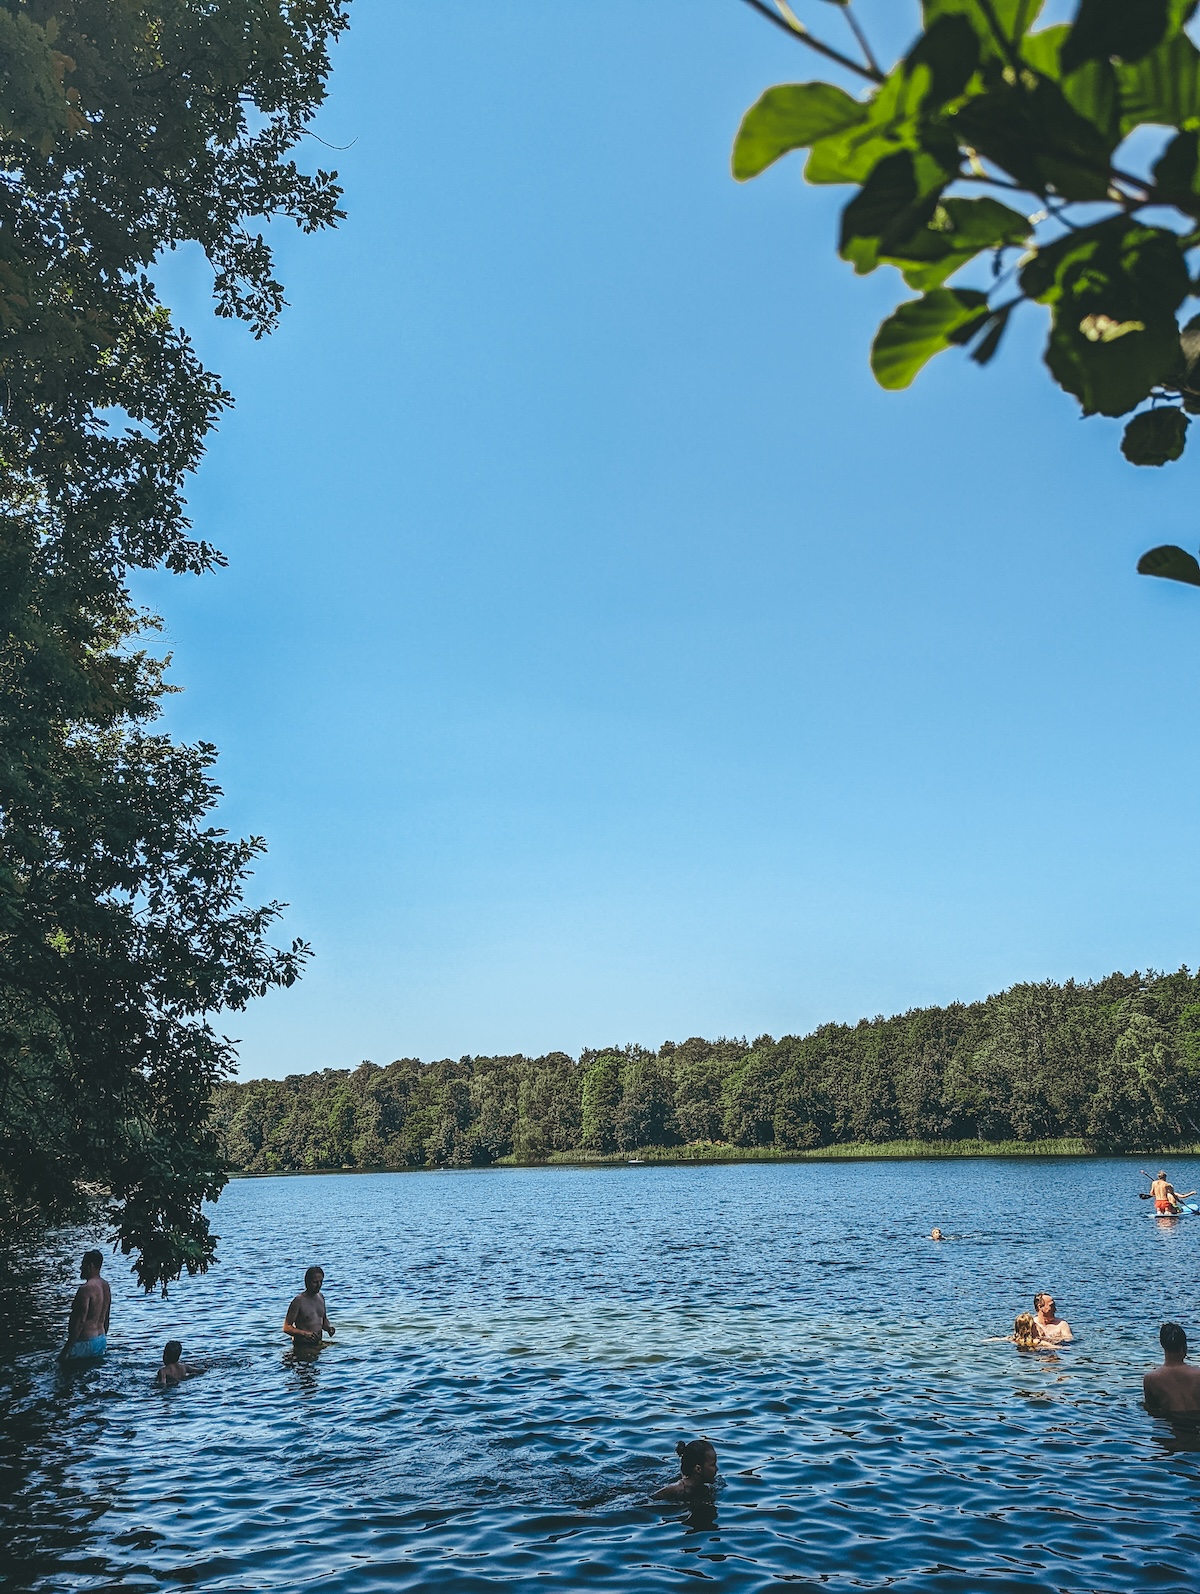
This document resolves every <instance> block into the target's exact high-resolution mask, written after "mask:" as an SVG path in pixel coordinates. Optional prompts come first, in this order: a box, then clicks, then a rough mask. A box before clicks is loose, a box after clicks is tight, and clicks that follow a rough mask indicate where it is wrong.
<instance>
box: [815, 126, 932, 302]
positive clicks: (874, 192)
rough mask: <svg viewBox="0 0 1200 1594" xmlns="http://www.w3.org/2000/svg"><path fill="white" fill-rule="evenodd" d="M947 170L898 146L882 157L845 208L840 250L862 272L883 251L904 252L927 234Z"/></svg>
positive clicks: (886, 252)
mask: <svg viewBox="0 0 1200 1594" xmlns="http://www.w3.org/2000/svg"><path fill="white" fill-rule="evenodd" d="M946 180H947V173H946V171H945V169H944V168H943V167H942V166H941V165H940V164H939V163H938V162H937V161H933V160H930V159H929V157H928V156H926V155H914V154H913V152H912V151H911V150H907V149H905V150H899V151H897V153H896V154H895V155H888V156H887V157H886V158H885V159H884V160H881V161H880V162H879V164H878V165H877V166H876V167H875V169H874V171H873V172H872V173H871V175H870V176H869V177H868V178H867V180H866V182H865V183H864V184H863V186H862V188H861V190H860V191H859V193H858V194H856V195H855V197H854V198H853V199H852V200H851V201H850V203H849V204H848V205H847V206H846V208H845V210H844V211H843V212H842V230H841V238H840V240H839V245H838V247H839V249H840V251H841V254H842V258H843V259H845V260H852V261H853V262H854V266H855V270H856V271H857V272H858V273H859V275H860V276H861V275H862V274H863V273H864V272H867V271H873V270H874V269H875V267H876V266H877V265H878V264H879V259H880V256H881V255H887V254H891V253H894V252H900V253H903V252H904V246H905V242H906V240H907V239H908V238H909V237H910V236H912V235H913V234H915V233H917V234H919V233H921V232H923V230H924V228H925V225H926V223H927V222H928V221H929V220H930V218H931V217H932V216H933V214H934V211H935V209H936V208H937V202H938V196H939V194H940V193H941V190H942V188H943V187H944V186H945V183H946Z"/></svg>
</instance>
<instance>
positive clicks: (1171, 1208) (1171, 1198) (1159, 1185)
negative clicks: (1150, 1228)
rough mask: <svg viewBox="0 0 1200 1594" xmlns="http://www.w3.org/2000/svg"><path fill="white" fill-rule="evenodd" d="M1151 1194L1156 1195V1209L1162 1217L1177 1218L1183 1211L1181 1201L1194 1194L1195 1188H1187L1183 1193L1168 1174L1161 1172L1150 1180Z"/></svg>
mask: <svg viewBox="0 0 1200 1594" xmlns="http://www.w3.org/2000/svg"><path fill="white" fill-rule="evenodd" d="M1150 1194H1151V1195H1152V1196H1153V1197H1154V1211H1155V1214H1156V1215H1157V1216H1158V1217H1160V1218H1177V1217H1178V1216H1179V1214H1180V1213H1181V1212H1182V1211H1183V1208H1182V1207H1181V1206H1180V1204H1179V1203H1180V1202H1181V1201H1186V1200H1187V1198H1188V1196H1194V1195H1195V1194H1196V1192H1195V1191H1194V1190H1185V1191H1184V1192H1183V1194H1182V1195H1180V1194H1179V1192H1178V1191H1177V1190H1176V1189H1175V1187H1174V1185H1173V1184H1171V1182H1170V1180H1169V1179H1168V1178H1167V1176H1166V1174H1165V1173H1163V1172H1161V1171H1160V1172H1159V1175H1158V1178H1157V1179H1151V1181H1150Z"/></svg>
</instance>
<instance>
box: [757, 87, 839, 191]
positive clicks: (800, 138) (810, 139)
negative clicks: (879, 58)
mask: <svg viewBox="0 0 1200 1594" xmlns="http://www.w3.org/2000/svg"><path fill="white" fill-rule="evenodd" d="M867 117H868V107H867V106H866V105H864V104H862V103H861V102H860V101H859V100H854V99H851V97H850V96H849V94H847V93H846V92H845V90H844V89H839V88H837V87H836V86H835V85H834V84H832V83H780V84H778V85H777V86H776V87H775V88H772V89H768V90H767V92H766V93H765V94H764V95H763V96H762V97H761V99H759V100H758V101H757V102H756V103H755V104H754V105H752V106H751V107H750V109H749V110H748V111H747V112H746V114H745V116H744V117H743V118H742V125H741V127H739V128H738V133H737V137H736V138H735V139H734V141H733V175H734V176H735V177H736V178H737V180H738V182H740V183H743V182H745V181H746V180H747V178H750V177H757V176H758V174H759V172H762V171H765V170H766V169H767V167H768V166H770V165H771V164H772V162H773V161H777V160H778V159H779V157H780V156H781V155H786V154H787V152H788V151H789V150H793V149H807V148H808V147H809V146H810V145H811V144H814V143H816V142H817V141H818V140H819V139H822V138H828V137H830V136H831V135H833V134H836V133H840V132H844V131H845V130H846V129H847V128H851V127H855V126H857V125H858V124H860V123H862V122H865V121H866V120H867Z"/></svg>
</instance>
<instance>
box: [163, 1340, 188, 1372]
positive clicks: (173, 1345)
mask: <svg viewBox="0 0 1200 1594" xmlns="http://www.w3.org/2000/svg"><path fill="white" fill-rule="evenodd" d="M182 1355H183V1346H182V1345H181V1344H180V1343H179V1341H178V1340H177V1339H169V1340H168V1341H167V1343H166V1345H165V1346H164V1348H163V1366H164V1367H171V1366H173V1365H174V1363H175V1362H177V1361H178V1360H179V1358H180V1357H181V1356H182Z"/></svg>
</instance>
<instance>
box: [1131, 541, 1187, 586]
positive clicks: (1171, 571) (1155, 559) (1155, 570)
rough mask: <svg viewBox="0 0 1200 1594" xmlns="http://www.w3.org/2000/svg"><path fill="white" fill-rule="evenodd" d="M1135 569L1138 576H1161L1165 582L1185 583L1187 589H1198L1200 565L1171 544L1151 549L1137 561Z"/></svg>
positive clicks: (1182, 550)
mask: <svg viewBox="0 0 1200 1594" xmlns="http://www.w3.org/2000/svg"><path fill="white" fill-rule="evenodd" d="M1137 568H1138V575H1139V576H1163V577H1164V578H1165V579H1166V580H1167V581H1186V582H1187V584H1188V586H1189V587H1200V564H1197V562H1196V560H1195V558H1194V556H1193V555H1192V554H1190V553H1188V552H1186V550H1184V549H1183V548H1177V547H1175V545H1174V544H1173V543H1164V544H1163V546H1162V547H1161V548H1151V549H1150V551H1149V552H1148V553H1144V554H1143V555H1142V557H1141V558H1140V559H1139V560H1138V562H1137Z"/></svg>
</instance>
